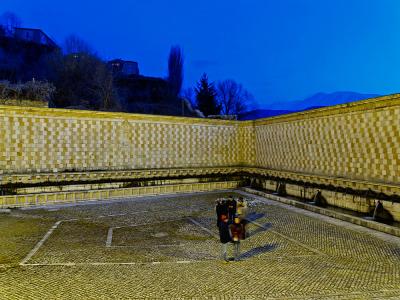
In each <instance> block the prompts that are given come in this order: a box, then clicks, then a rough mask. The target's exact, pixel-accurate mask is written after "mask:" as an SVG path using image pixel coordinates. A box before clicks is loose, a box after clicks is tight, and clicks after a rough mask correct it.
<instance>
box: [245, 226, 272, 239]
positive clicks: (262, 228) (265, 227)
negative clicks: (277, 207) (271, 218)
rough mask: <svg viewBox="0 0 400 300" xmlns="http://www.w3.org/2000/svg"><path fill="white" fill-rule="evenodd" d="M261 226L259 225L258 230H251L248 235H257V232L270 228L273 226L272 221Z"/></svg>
mask: <svg viewBox="0 0 400 300" xmlns="http://www.w3.org/2000/svg"><path fill="white" fill-rule="evenodd" d="M261 226H262V227H257V229H256V230H253V231H251V232H249V233H248V236H247V237H252V236H255V235H256V234H259V233H261V232H264V231H266V230H268V229H269V228H271V227H272V224H271V223H265V224H262V225H261Z"/></svg>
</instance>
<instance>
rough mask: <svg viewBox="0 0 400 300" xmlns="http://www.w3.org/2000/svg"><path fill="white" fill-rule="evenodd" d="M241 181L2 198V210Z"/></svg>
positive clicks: (184, 190)
mask: <svg viewBox="0 0 400 300" xmlns="http://www.w3.org/2000/svg"><path fill="white" fill-rule="evenodd" d="M239 184H240V181H220V182H204V183H186V184H172V185H162V186H148V187H134V188H120V189H106V190H87V191H74V192H59V193H43V194H27V195H13V196H0V209H9V208H18V207H28V206H43V205H48V204H51V205H53V204H62V203H76V202H81V201H99V200H107V199H108V200H110V199H113V198H117V199H120V198H130V197H137V196H143V195H163V194H175V193H187V192H206V191H215V190H227V189H235V188H237V187H238V186H239Z"/></svg>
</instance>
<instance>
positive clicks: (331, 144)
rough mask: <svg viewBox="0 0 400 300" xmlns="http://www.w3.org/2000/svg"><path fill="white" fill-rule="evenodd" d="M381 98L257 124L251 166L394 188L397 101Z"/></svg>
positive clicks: (399, 159) (399, 150) (399, 174)
mask: <svg viewBox="0 0 400 300" xmlns="http://www.w3.org/2000/svg"><path fill="white" fill-rule="evenodd" d="M386 98H387V99H381V101H380V102H379V101H376V100H372V101H371V100H368V101H364V102H363V101H361V102H360V103H358V102H354V103H353V104H349V105H342V106H338V107H333V108H327V109H325V110H324V109H322V110H316V111H311V112H308V113H307V112H306V113H300V114H294V115H289V116H283V117H277V118H271V119H265V120H259V121H256V123H255V125H256V126H255V149H256V155H255V157H256V166H258V167H263V168H268V169H276V170H283V171H291V172H300V173H309V174H314V175H323V176H333V177H344V178H347V179H358V180H366V181H374V182H382V183H395V184H399V183H400V105H399V104H400V101H399V98H398V95H396V97H395V96H392V97H386Z"/></svg>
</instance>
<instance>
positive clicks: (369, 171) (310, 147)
mask: <svg viewBox="0 0 400 300" xmlns="http://www.w3.org/2000/svg"><path fill="white" fill-rule="evenodd" d="M0 141H1V143H0V172H1V173H2V174H3V178H5V177H6V175H7V176H8V175H11V174H31V173H34V174H37V173H46V172H50V173H51V172H54V173H60V172H73V171H81V172H82V171H83V172H86V171H94V170H96V171H112V170H138V169H142V170H146V169H171V168H208V167H214V168H215V167H235V166H241V167H253V168H254V167H258V168H260V169H262V170H270V171H277V172H278V173H279V172H281V173H282V172H286V173H290V174H291V175H290V176H291V177H293V176H296V175H293V174H304V175H312V176H313V178H312V180H313V182H315V181H321V182H324V183H326V184H334V185H335V184H336V183H337V182H338V180H337V179H343V180H350V181H351V180H353V181H354V180H357V181H358V182H357V183H351V184H352V185H354V184H355V185H359V184H360V183H359V182H360V181H361V182H365V184H364V183H363V185H365V186H367V183H368V184H369V183H374V184H381V185H382V186H383V185H385V184H389V185H396V186H398V185H399V184H400V176H399V174H400V95H392V96H387V97H381V98H376V99H369V100H365V101H359V102H354V103H349V104H344V105H339V106H334V107H328V108H321V109H317V110H313V111H308V112H302V113H296V114H290V115H285V116H279V117H274V118H267V119H260V120H256V121H246V122H239V121H226V120H210V119H195V118H181V117H166V116H151V115H135V114H124V113H105V112H92V111H76V110H61V109H60V110H55V109H44V108H24V107H11V106H0ZM256 172H260V171H256ZM262 172H264V171H262ZM277 176H279V174H278V175H277ZM285 176H286V175H285ZM303 177H304V176H303ZM318 178H319V179H318ZM368 188H369V186H368ZM384 192H385V191H384Z"/></svg>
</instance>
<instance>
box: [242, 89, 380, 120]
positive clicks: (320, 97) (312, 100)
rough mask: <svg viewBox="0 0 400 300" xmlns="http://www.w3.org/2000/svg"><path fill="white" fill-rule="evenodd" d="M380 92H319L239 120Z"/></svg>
mask: <svg viewBox="0 0 400 300" xmlns="http://www.w3.org/2000/svg"><path fill="white" fill-rule="evenodd" d="M379 96H380V95H378V94H360V93H356V92H334V93H317V94H315V95H312V96H311V97H308V98H306V99H304V100H300V101H292V102H280V103H273V104H270V105H267V107H266V109H256V110H252V111H249V112H246V113H243V114H241V115H239V120H255V119H261V118H268V117H274V116H279V115H284V114H290V113H294V112H297V111H303V110H309V109H316V108H320V107H325V106H332V105H338V104H343V103H348V102H353V101H359V100H363V99H368V98H375V97H379Z"/></svg>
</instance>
